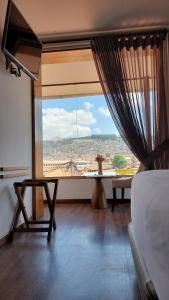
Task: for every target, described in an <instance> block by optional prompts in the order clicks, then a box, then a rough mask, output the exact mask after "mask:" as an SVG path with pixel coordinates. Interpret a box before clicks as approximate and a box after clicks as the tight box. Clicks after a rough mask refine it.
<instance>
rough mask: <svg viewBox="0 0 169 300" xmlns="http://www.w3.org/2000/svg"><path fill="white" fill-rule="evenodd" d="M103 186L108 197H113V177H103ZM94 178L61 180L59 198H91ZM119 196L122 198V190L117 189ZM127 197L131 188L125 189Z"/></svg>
mask: <svg viewBox="0 0 169 300" xmlns="http://www.w3.org/2000/svg"><path fill="white" fill-rule="evenodd" d="M102 181H103V186H104V190H105V193H106V198H107V199H112V197H113V192H112V182H111V179H103V180H102ZM93 184H94V179H70V180H69V179H65V180H59V186H58V194H57V198H58V201H59V200H63V199H64V200H68V199H73V200H76V199H91V196H92V189H93ZM50 192H51V195H52V193H53V185H52V184H51V185H50ZM117 197H118V198H121V190H119V189H118V190H117ZM124 197H125V198H127V199H128V198H130V190H129V189H125V194H124Z"/></svg>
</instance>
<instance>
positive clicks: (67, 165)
mask: <svg viewBox="0 0 169 300" xmlns="http://www.w3.org/2000/svg"><path fill="white" fill-rule="evenodd" d="M70 52H72V56H71V53H70ZM42 63H43V65H42V82H43V87H42V89H43V170H44V176H83V175H92V174H97V170H98V165H97V162H96V160H95V158H96V156H97V154H100V155H102V156H103V157H104V159H105V160H104V162H103V170H104V173H108V174H114V173H116V172H117V169H124V168H125V169H126V168H128V169H129V168H130V169H133V170H134V169H135V168H137V166H138V162H137V160H136V159H135V157H134V156H133V154H132V153H131V152H130V151H129V149H128V147H127V146H126V145H125V143H124V142H123V141H122V139H121V137H120V136H119V134H118V132H117V129H116V127H115V125H114V123H113V120H112V118H111V116H110V113H109V110H108V108H107V104H106V101H105V98H104V96H103V94H102V90H101V86H100V83H99V80H98V77H97V73H96V70H95V66H94V62H93V58H92V55H91V51H90V50H80V51H79V50H77V52H76V53H75V51H66V52H62V53H55V55H54V54H53V53H52V55H51V54H49V57H48V56H47V55H46V57H43V60H42ZM129 171H130V172H131V170H128V171H127V170H126V172H129ZM118 172H120V171H119V170H118ZM123 172H124V171H123Z"/></svg>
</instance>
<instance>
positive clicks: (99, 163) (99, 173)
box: [98, 161, 103, 175]
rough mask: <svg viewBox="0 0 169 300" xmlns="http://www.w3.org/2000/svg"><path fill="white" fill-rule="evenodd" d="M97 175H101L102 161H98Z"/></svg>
mask: <svg viewBox="0 0 169 300" xmlns="http://www.w3.org/2000/svg"><path fill="white" fill-rule="evenodd" d="M98 175H103V170H102V161H98Z"/></svg>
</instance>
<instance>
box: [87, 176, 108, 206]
mask: <svg viewBox="0 0 169 300" xmlns="http://www.w3.org/2000/svg"><path fill="white" fill-rule="evenodd" d="M92 178H94V186H93V192H92V200H91V203H92V207H93V208H96V209H103V208H107V199H106V195H105V191H104V187H103V183H102V178H103V177H102V176H99V175H98V176H97V175H96V176H93V177H92Z"/></svg>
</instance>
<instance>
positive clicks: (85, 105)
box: [84, 102, 93, 110]
mask: <svg viewBox="0 0 169 300" xmlns="http://www.w3.org/2000/svg"><path fill="white" fill-rule="evenodd" d="M92 107H93V104H91V103H90V102H85V103H84V109H86V110H90V109H91V108H92Z"/></svg>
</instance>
